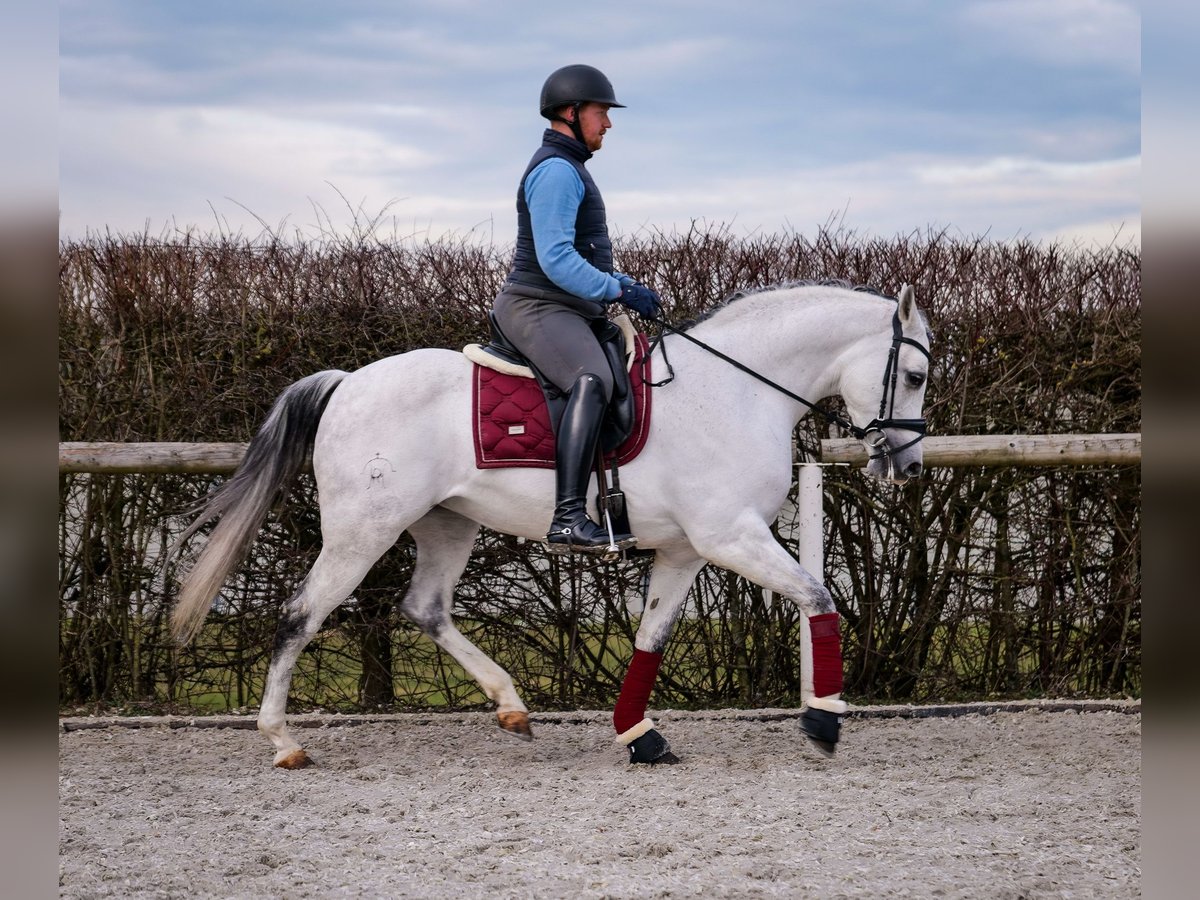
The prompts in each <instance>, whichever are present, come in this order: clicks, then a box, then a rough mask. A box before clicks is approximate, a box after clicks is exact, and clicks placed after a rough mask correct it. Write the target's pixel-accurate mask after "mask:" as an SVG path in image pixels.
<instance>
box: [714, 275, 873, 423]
mask: <svg viewBox="0 0 1200 900" xmlns="http://www.w3.org/2000/svg"><path fill="white" fill-rule="evenodd" d="M799 290H800V291H803V289H799ZM772 293H773V292H772ZM847 295H848V296H847ZM884 310H885V307H883V306H882V305H880V303H879V300H878V298H874V297H866V296H861V295H856V294H854V292H850V291H844V290H843V291H840V292H839V293H837V294H836V295H835V294H833V293H828V294H826V293H816V294H814V295H811V296H804V295H802V294H801V293H798V294H797V296H796V297H795V298H788V297H783V296H771V293H768V292H764V293H763V294H761V295H750V296H747V297H743V298H741V299H739V300H738V301H736V303H734V304H732V305H730V306H729V307H727V308H725V309H724V310H722V311H721V312H720V313H718V314H717V315H715V316H714V317H713V318H711V319H709V320H707V321H704V322H702V323H700V324H699V325H697V326H696V327H695V328H694V329H693V330H692V334H693V336H694V337H695V338H696V339H697V340H701V341H704V342H705V343H706V344H709V345H711V346H712V347H713V348H714V349H717V350H720V351H721V352H723V353H725V354H726V355H728V356H731V357H733V358H734V359H736V360H738V361H739V362H741V363H743V364H744V365H746V366H748V367H749V368H751V369H753V370H754V371H756V372H758V373H759V374H760V375H763V376H764V377H766V378H769V379H771V380H772V381H774V382H775V383H776V384H779V385H780V386H782V387H785V388H787V389H788V390H790V391H792V392H793V393H796V394H799V395H800V396H802V397H804V398H805V399H806V400H809V401H811V402H813V403H815V402H817V401H818V400H820V399H822V398H823V397H828V396H830V395H831V394H835V393H837V392H838V385H839V383H840V380H841V370H842V365H843V364H844V361H845V357H846V354H847V351H849V350H850V349H851V348H852V347H853V346H854V345H855V344H856V343H857V342H858V341H860V340H862V339H863V338H864V337H868V336H870V335H873V334H874V333H876V332H878V331H880V330H881V329H882V328H883V327H885V324H886V323H883V321H882V320H883V317H884V316H885V315H890V312H888V313H885V312H884ZM713 362H714V364H715V365H716V366H720V367H724V366H726V365H727V364H726V363H725V362H724V361H722V360H718V359H716V358H715V357H713ZM881 364H882V363H881ZM780 396H782V395H780ZM806 412H807V408H804V407H801V405H800V404H796V414H797V419H799V418H800V417H802V416H803V415H804V413H806Z"/></svg>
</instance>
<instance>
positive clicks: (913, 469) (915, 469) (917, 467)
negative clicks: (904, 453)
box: [904, 460, 924, 478]
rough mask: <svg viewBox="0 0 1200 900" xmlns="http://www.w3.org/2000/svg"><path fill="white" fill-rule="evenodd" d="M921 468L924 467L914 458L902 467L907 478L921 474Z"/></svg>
mask: <svg viewBox="0 0 1200 900" xmlns="http://www.w3.org/2000/svg"><path fill="white" fill-rule="evenodd" d="M923 468H924V466H922V465H921V463H920V462H917V461H915V460H914V461H913V462H910V463H909V464H908V465H907V466H905V467H904V474H905V476H907V477H908V478H916V477H917V476H918V475H920V474H921V470H922V469H923Z"/></svg>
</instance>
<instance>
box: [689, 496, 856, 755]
mask: <svg viewBox="0 0 1200 900" xmlns="http://www.w3.org/2000/svg"><path fill="white" fill-rule="evenodd" d="M697 549H698V550H699V552H700V553H701V554H703V555H704V557H705V558H707V559H708V561H709V562H711V563H713V564H714V565H718V566H721V567H722V568H725V569H730V570H731V571H733V572H736V573H737V574H739V575H741V576H742V577H743V578H747V579H749V580H750V581H753V582H754V583H755V584H758V585H760V586H762V587H764V588H766V589H767V590H770V591H774V592H775V593H777V594H781V595H783V596H785V597H788V598H789V599H791V600H793V601H794V602H796V603H797V604H799V606H800V609H801V611H802V612H803V613H804V615H805V616H806V618H807V622H806V625H807V627H806V628H805V629H802V631H803V632H804V633H806V637H807V639H808V642H809V645H808V646H807V647H803V648H801V657H802V659H805V662H804V663H803V669H802V672H801V676H802V677H801V697H800V699H801V701H802V702H803V704H804V710H803V712H802V713H801V715H800V728H801V730H802V731H803V732H804V734H805V735H806V736H807V737H808V739H809V740H810V741H811V742H812V743H813V745H814V746H815V747H816V748H817V749H818V750H819V751H820V752H821V753H823V754H824V755H826V756H832V755H833V753H834V750H835V748H836V746H837V742H838V740H839V738H840V736H841V726H842V717H843V716H844V715H845V713H846V710H847V705H846V702H845V701H844V700H842V687H843V684H842V639H841V629H840V622H839V617H838V613H837V609H836V608H835V606H834V603H833V597H832V596H831V595H830V593H829V590H828V589H827V588H826V587H825V585H824V584H822V583H821V581H820V580H819V579H818V578H816V577H814V576H813V575H812V574H811V573H809V572H808V571H807V570H806V569H805V568H804V567H803V566H801V565H800V563H799V562H798V561H797V560H795V559H794V558H792V556H791V555H790V554H789V553H788V552H787V551H786V550H785V549H784V548H783V547H781V546H780V545H779V543H778V542H777V541H776V540H775V538H774V536H773V535H772V534H771V529H770V527H769V526H768V525H767V523H765V522H763V521H762V520H761V519H756V518H752V517H748V516H744V517H741V518H739V519H738V520H737V521H736V522H735V523H733V526H732V527H730V528H728V529H727V531H726V532H725V533H724V534H723V535H721V536H720V537H719V538H718V537H715V536H714V538H713V539H712V540H711V541H700V542H697Z"/></svg>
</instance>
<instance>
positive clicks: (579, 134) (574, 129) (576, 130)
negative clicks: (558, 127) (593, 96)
mask: <svg viewBox="0 0 1200 900" xmlns="http://www.w3.org/2000/svg"><path fill="white" fill-rule="evenodd" d="M580 106H582V104H581V103H580V102H579V101H576V102H574V103H572V104H571V109H573V110H574V111H575V118H574V120H573V121H572V120H571V119H564V118H563V117H562V116H554V121H556V122H562V123H563V124H564V125H566V126H568V127H569V128H570V129H571V133H572V134H573V135H575V140H577V141H579V143H581V144H583V145H584V146H585V147H586V146H587V141H585V140H584V139H583V126H581V125H580V124H579V107H580Z"/></svg>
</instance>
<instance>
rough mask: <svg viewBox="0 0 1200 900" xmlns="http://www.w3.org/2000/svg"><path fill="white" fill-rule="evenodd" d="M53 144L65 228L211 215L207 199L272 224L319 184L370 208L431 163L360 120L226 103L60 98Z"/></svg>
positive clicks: (189, 220) (302, 204) (428, 155)
mask: <svg viewBox="0 0 1200 900" xmlns="http://www.w3.org/2000/svg"><path fill="white" fill-rule="evenodd" d="M60 146H61V148H62V150H61V153H62V158H63V169H64V175H63V191H62V198H63V206H62V211H61V226H62V229H63V231H65V232H67V233H71V234H80V233H82V232H83V231H84V230H86V228H87V227H89V226H90V227H93V228H95V227H101V226H103V225H106V224H112V225H119V226H121V227H123V228H126V229H128V228H139V227H140V226H141V223H144V222H145V221H146V220H147V219H150V220H152V221H155V222H167V221H171V220H175V221H179V222H181V223H183V224H196V223H198V222H202V221H211V216H212V213H211V210H210V209H209V204H213V205H216V206H228V205H229V204H228V203H227V202H225V201H226V198H232V201H234V202H236V203H240V204H243V205H244V206H246V207H247V208H248V209H249V210H251V211H252V212H254V213H257V214H258V215H259V216H261V217H262V218H264V219H266V220H267V221H268V222H272V223H273V222H275V221H277V220H278V219H280V218H283V217H286V216H289V215H294V214H297V213H304V214H306V215H307V213H308V206H309V204H308V203H307V202H306V200H305V196H306V194H309V193H310V192H312V191H314V190H318V189H321V190H323V189H325V186H326V183H327V182H328V183H332V184H333V185H335V186H336V187H337V189H338V190H339V191H341V192H342V193H343V194H345V195H346V197H347V198H351V200H352V202H353V203H355V204H357V203H358V202H359V199H360V198H365V199H366V205H367V209H368V210H369V211H371V212H377V211H378V209H381V208H383V207H384V206H386V205H387V203H388V202H390V201H392V200H395V199H399V197H398V194H399V190H400V189H401V188H402V187H403V185H404V184H410V185H412V184H423V183H424V176H423V173H424V172H426V171H428V169H429V168H430V167H433V166H436V165H437V164H438V163H439V160H440V158H439V157H438V155H437V154H436V153H434V152H433V151H432V150H430V149H423V148H421V147H417V146H413V145H407V144H404V143H401V142H398V141H395V140H388V139H385V138H383V137H381V136H380V135H379V134H377V133H375V132H373V131H370V130H366V129H361V128H354V127H349V126H345V125H340V124H337V123H331V122H329V121H322V120H316V119H312V120H310V119H303V118H288V117H283V116H278V115H272V114H265V113H262V112H252V111H248V110H243V109H238V108H226V107H162V108H159V107H150V106H103V107H93V106H87V105H72V104H66V105H65V107H64V115H63V118H62V126H61V132H60ZM372 207H374V208H372ZM98 210H103V211H104V212H103V216H104V218H103V219H101V220H99V221H98V220H97V211H98ZM235 218H243V217H242V216H240V215H235Z"/></svg>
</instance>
